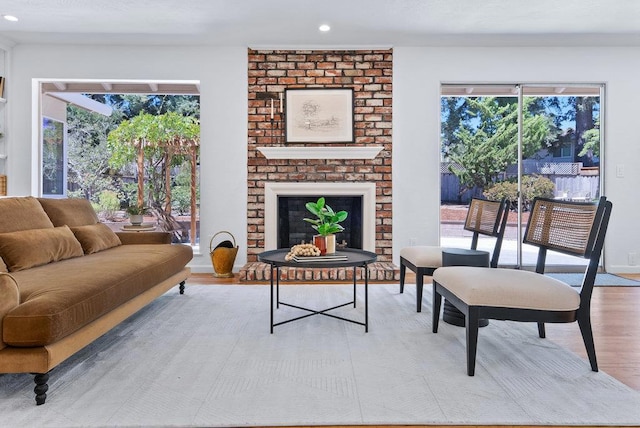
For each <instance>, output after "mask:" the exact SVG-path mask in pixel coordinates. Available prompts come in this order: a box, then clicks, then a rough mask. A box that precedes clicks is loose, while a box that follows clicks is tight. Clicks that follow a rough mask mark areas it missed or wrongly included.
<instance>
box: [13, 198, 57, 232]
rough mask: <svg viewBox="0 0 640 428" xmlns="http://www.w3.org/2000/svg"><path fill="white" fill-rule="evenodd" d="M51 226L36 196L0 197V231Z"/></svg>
mask: <svg viewBox="0 0 640 428" xmlns="http://www.w3.org/2000/svg"><path fill="white" fill-rule="evenodd" d="M52 227H53V224H52V223H51V220H50V219H49V217H48V216H47V213H46V212H45V211H44V209H43V208H42V205H40V203H38V200H37V199H36V198H34V197H31V196H25V197H18V198H1V199H0V233H5V232H16V231H19V230H27V229H44V228H52Z"/></svg>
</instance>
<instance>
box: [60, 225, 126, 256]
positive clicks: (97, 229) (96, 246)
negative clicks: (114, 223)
mask: <svg viewBox="0 0 640 428" xmlns="http://www.w3.org/2000/svg"><path fill="white" fill-rule="evenodd" d="M71 231H72V232H73V234H74V235H75V236H76V239H77V240H78V241H79V242H80V245H82V250H83V251H84V253H85V254H93V253H97V252H98V251H102V250H107V249H109V248H113V247H117V246H118V245H122V242H120V238H119V237H118V235H116V234H115V232H114V231H113V230H111V229H109V226H107V225H106V224H104V223H96V224H88V225H86V226H76V227H72V228H71Z"/></svg>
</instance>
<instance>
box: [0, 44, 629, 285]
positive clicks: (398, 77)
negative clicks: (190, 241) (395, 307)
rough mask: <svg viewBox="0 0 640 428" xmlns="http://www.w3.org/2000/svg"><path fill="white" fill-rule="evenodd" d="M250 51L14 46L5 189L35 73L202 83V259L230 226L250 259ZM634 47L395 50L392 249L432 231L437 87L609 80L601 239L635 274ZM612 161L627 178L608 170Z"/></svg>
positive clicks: (23, 132) (614, 261)
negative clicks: (607, 209) (605, 218)
mask: <svg viewBox="0 0 640 428" xmlns="http://www.w3.org/2000/svg"><path fill="white" fill-rule="evenodd" d="M246 55H247V50H246V47H238V48H206V47H193V48H181V47H122V46H108V47H99V46H98V47H85V46H50V45H46V46H45V45H40V46H28V45H27V46H17V47H15V48H14V50H13V53H12V62H11V64H12V67H11V73H10V75H11V76H12V78H11V82H9V84H10V85H11V86H10V89H11V94H12V97H11V100H10V103H9V104H8V106H9V107H10V108H11V115H10V126H11V138H10V145H11V146H12V147H10V151H9V153H10V159H9V164H8V167H9V180H8V181H9V192H10V194H12V195H25V194H29V192H30V189H31V156H32V153H31V143H32V135H31V134H32V131H31V116H32V111H31V104H32V102H31V87H32V86H31V81H32V79H33V78H60V79H65V78H95V79H117V78H123V79H188V80H194V79H198V80H200V81H201V91H202V96H201V106H202V111H201V123H202V128H201V129H202V151H201V154H202V160H201V162H202V165H201V170H202V177H201V187H202V195H201V212H200V217H201V239H202V250H201V253H202V254H201V255H200V256H198V257H196V258H195V259H194V261H193V263H192V267H193V269H194V271H209V272H210V271H211V263H210V259H209V254H208V251H209V250H208V243H209V237H210V236H212V235H213V233H215V232H217V231H219V230H229V231H231V232H232V233H233V234H234V235H235V237H236V239H237V240H238V243H239V245H240V251H239V253H238V258H237V260H236V266H237V267H239V266H242V265H243V264H244V263H245V262H246V255H245V250H246V246H245V245H244V243H245V242H246V154H247V147H246V144H247V126H246V125H247V87H246V85H247V58H246ZM638 69H640V49H638V48H484V49H483V48H403V47H396V48H394V76H393V77H394V79H393V80H394V95H393V102H394V112H393V117H394V129H393V162H394V169H393V175H394V189H393V203H394V208H393V210H394V230H393V234H394V242H393V245H394V257H395V262H396V263H398V254H399V251H400V248H402V247H404V246H407V245H409V242H410V239H416V242H417V243H418V244H437V242H438V234H439V219H438V215H439V210H438V207H439V201H440V189H439V176H440V175H439V118H440V114H439V108H440V103H439V87H440V83H441V82H448V83H451V82H478V83H490V82H495V83H517V82H523V83H562V82H578V83H580V82H582V83H600V82H602V83H605V84H606V85H607V93H606V101H605V108H606V111H605V120H606V121H605V126H606V130H605V135H604V138H605V141H604V144H603V145H604V155H603V160H604V171H605V175H604V192H603V194H605V195H606V196H608V197H609V199H611V200H612V201H613V203H614V211H613V216H612V220H611V224H610V228H609V232H608V236H607V242H606V254H605V256H606V258H605V265H606V268H607V270H608V271H610V272H614V273H615V272H620V273H622V272H634V273H640V266H629V264H628V253H630V252H636V253H639V254H640V228H639V227H637V226H636V224H637V219H638V213H637V211H635V210H636V209H638V197H637V196H636V194H637V187H638V185H639V184H640V168H638V167H637V165H636V162H637V161H638V160H640V141H639V140H640V135H639V134H638V133H637V132H636V126H635V123H636V122H637V119H636V117H635V113H636V110H637V109H636V108H635V103H634V102H633V100H634V99H635V98H637V97H638V96H639V95H640V81H639V80H638V79H637V78H636V71H637V70H638ZM616 165H624V166H625V176H624V177H622V178H618V177H616V175H615V170H616Z"/></svg>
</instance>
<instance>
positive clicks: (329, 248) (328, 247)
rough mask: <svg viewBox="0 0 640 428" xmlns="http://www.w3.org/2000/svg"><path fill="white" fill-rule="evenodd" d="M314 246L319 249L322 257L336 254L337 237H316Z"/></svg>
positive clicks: (314, 237)
mask: <svg viewBox="0 0 640 428" xmlns="http://www.w3.org/2000/svg"><path fill="white" fill-rule="evenodd" d="M313 245H315V246H316V247H318V249H319V250H320V255H321V256H324V255H325V254H334V253H335V252H336V235H327V236H322V235H314V236H313Z"/></svg>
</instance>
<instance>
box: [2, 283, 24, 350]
mask: <svg viewBox="0 0 640 428" xmlns="http://www.w3.org/2000/svg"><path fill="white" fill-rule="evenodd" d="M0 296H2V298H1V299H0V328H2V319H3V318H4V316H5V315H6V314H7V313H9V312H10V311H11V310H13V309H14V308H16V307H17V306H18V304H19V303H20V294H19V292H18V284H17V283H16V280H15V279H14V278H13V277H12V276H11V275H9V274H8V273H0ZM5 346H6V345H5V343H4V341H3V340H2V336H1V335H0V349H2V348H4V347H5Z"/></svg>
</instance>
